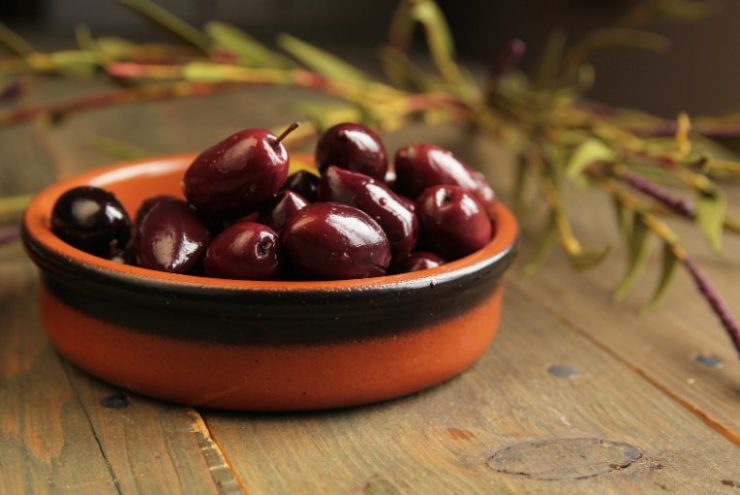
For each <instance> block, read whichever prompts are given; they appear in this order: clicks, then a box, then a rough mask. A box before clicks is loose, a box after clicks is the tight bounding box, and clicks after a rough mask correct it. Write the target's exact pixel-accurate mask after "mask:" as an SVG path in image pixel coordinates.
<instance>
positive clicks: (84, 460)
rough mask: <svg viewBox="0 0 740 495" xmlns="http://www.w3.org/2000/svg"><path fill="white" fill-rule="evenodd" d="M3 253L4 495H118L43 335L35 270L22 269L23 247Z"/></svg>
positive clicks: (0, 416) (0, 402)
mask: <svg viewBox="0 0 740 495" xmlns="http://www.w3.org/2000/svg"><path fill="white" fill-rule="evenodd" d="M11 250H12V251H13V255H12V256H10V255H9V253H8V252H9V251H11ZM1 253H2V254H1V255H2V262H1V263H0V280H3V284H2V285H1V287H2V294H1V295H0V329H2V330H1V331H0V493H8V494H11V493H90V494H93V493H95V494H103V493H117V492H118V487H117V485H116V481H115V478H114V477H113V476H112V474H111V473H110V471H109V468H108V466H107V464H106V460H105V456H104V455H103V453H102V452H101V449H100V445H99V444H98V439H97V438H96V436H95V433H94V432H93V430H92V428H91V426H90V421H89V419H88V417H87V414H86V413H85V410H84V408H83V407H82V406H81V405H80V403H79V401H78V399H77V397H76V396H75V393H74V390H73V389H72V386H71V384H70V382H69V379H68V377H67V375H66V373H65V370H64V366H63V364H62V363H61V362H60V359H59V357H58V355H57V354H56V353H55V352H54V350H53V349H52V348H51V346H50V344H49V342H48V341H47V340H46V338H45V337H44V336H43V334H42V333H41V331H40V327H39V325H40V322H39V316H38V310H37V306H36V300H35V297H34V296H33V293H34V291H35V285H36V284H35V281H34V280H35V273H34V270H33V268H32V267H31V266H30V263H28V262H21V263H20V268H19V266H18V264H19V259H20V256H21V253H20V250H19V248H17V247H16V248H4V249H2V252H1ZM11 263H14V264H15V266H12V265H11ZM11 281H12V284H11V283H10V282H11Z"/></svg>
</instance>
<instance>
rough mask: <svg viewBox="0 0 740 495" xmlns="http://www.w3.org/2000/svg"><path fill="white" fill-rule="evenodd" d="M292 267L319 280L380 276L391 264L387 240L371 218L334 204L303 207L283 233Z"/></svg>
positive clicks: (355, 209)
mask: <svg viewBox="0 0 740 495" xmlns="http://www.w3.org/2000/svg"><path fill="white" fill-rule="evenodd" d="M282 240H283V247H284V248H285V251H286V253H287V255H288V257H289V258H290V261H291V263H292V266H293V267H295V268H296V269H298V270H299V271H300V272H301V273H302V274H304V275H307V276H310V277H316V278H320V279H349V278H365V277H375V276H379V275H383V274H384V273H385V271H386V269H387V268H388V265H389V264H390V261H391V250H390V245H389V243H388V237H387V236H386V235H385V232H383V229H382V228H380V225H378V224H377V222H375V220H373V219H372V218H370V216H369V215H368V214H367V213H365V212H363V211H362V210H359V209H357V208H354V207H352V206H347V205H343V204H340V203H334V202H321V203H314V204H311V205H308V206H306V207H305V208H303V209H302V210H301V211H299V212H298V213H297V214H296V215H295V216H294V217H293V218H291V219H290V221H289V222H288V225H286V226H285V230H284V231H283V238H282Z"/></svg>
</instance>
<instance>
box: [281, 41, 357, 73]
mask: <svg viewBox="0 0 740 495" xmlns="http://www.w3.org/2000/svg"><path fill="white" fill-rule="evenodd" d="M277 41H278V44H279V45H280V46H281V47H282V49H283V50H285V51H286V52H288V53H290V54H291V55H292V56H294V57H295V58H297V59H298V60H300V61H301V62H302V63H303V64H305V65H306V66H308V67H309V68H311V69H313V70H315V71H316V72H318V73H319V74H322V75H324V76H326V77H330V78H333V79H339V80H342V81H347V82H356V83H364V82H366V81H367V80H368V78H367V76H366V75H365V73H364V72H362V71H361V70H360V69H358V68H356V67H354V66H352V65H350V64H348V63H347V62H345V61H343V60H341V59H339V58H337V57H335V56H334V55H332V54H331V53H329V52H326V51H324V50H322V49H321V48H317V47H315V46H314V45H311V44H309V43H306V42H305V41H302V40H299V39H298V38H294V37H293V36H290V35H289V34H281V35H279V36H278V40H277Z"/></svg>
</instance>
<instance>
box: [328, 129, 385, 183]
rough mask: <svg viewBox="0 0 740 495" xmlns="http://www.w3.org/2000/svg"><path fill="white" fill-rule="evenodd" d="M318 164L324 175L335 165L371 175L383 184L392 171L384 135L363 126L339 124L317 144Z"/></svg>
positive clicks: (329, 130)
mask: <svg viewBox="0 0 740 495" xmlns="http://www.w3.org/2000/svg"><path fill="white" fill-rule="evenodd" d="M316 165H317V166H318V168H319V171H320V172H321V173H322V174H323V173H324V170H326V168H328V167H329V166H331V165H335V166H337V167H340V168H345V169H347V170H352V171H353V172H359V173H361V174H365V175H369V176H370V177H373V178H375V179H378V180H379V181H382V180H383V179H384V178H385V173H386V172H387V171H388V155H387V153H386V151H385V146H384V145H383V141H382V140H381V139H380V136H378V134H377V133H376V132H375V131H373V130H372V129H370V128H368V127H365V126H364V125H360V124H351V123H344V124H337V125H335V126H334V127H331V128H330V129H328V130H327V131H326V132H325V133H324V134H323V135H322V136H321V138H320V139H319V142H318V144H317V145H316Z"/></svg>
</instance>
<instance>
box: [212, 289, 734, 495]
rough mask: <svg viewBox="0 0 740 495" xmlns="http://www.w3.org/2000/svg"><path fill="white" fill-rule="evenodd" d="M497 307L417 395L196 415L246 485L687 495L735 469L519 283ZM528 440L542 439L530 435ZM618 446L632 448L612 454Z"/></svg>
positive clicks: (725, 447)
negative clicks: (305, 409)
mask: <svg viewBox="0 0 740 495" xmlns="http://www.w3.org/2000/svg"><path fill="white" fill-rule="evenodd" d="M504 307H505V310H504V319H503V323H502V332H501V335H500V336H499V337H498V338H497V340H496V341H494V344H493V346H492V348H491V349H490V350H489V351H488V352H487V353H486V354H485V355H484V357H483V358H482V359H481V360H480V361H479V362H478V363H477V364H476V365H475V366H473V367H472V368H471V369H470V370H469V371H468V372H466V373H465V374H463V375H462V376H461V377H459V378H457V379H454V380H452V381H451V382H449V383H447V384H444V385H441V386H439V387H436V388H434V389H432V390H430V391H428V392H424V393H421V394H417V395H415V396H412V397H409V398H405V399H401V400H396V401H391V402H387V403H385V404H379V405H376V406H370V407H364V408H356V409H348V410H340V411H330V412H325V413H312V414H287V415H269V414H252V415H248V416H246V418H248V419H249V420H248V421H245V416H244V415H235V414H225V413H218V412H206V413H204V416H205V418H206V420H207V422H208V424H209V426H210V428H211V432H212V434H213V435H214V437H215V438H216V439H217V440H218V442H219V443H220V444H221V445H222V446H223V448H224V449H225V451H226V452H227V455H228V456H229V457H230V458H231V459H232V460H233V463H234V467H235V468H236V469H237V470H238V471H239V473H240V475H241V476H242V478H243V479H244V480H245V481H246V483H247V486H248V488H249V489H250V490H251V491H253V492H255V493H276V494H282V493H286V494H287V493H290V494H300V493H420V494H425V493H553V494H558V493H563V494H573V493H620V494H621V493H657V492H660V491H662V490H665V491H668V492H674V493H687V494H689V493H691V494H693V493H722V492H723V489H726V487H725V486H724V485H723V484H722V480H728V479H729V480H736V479H737V478H738V472H737V465H738V462H740V454H739V453H738V451H737V449H736V448H735V447H734V446H733V445H732V444H731V443H730V442H729V441H727V440H726V439H725V438H724V437H722V436H720V435H718V434H716V433H715V432H714V431H712V430H711V429H709V428H708V427H707V426H706V425H704V424H703V423H702V422H700V421H699V420H697V419H696V418H695V417H694V416H693V415H692V414H691V413H689V412H688V411H686V410H685V409H683V408H682V407H681V406H679V405H678V404H676V403H675V402H673V401H671V400H670V399H669V398H667V397H665V396H664V395H663V394H661V393H660V392H659V391H657V390H656V389H655V388H654V387H652V386H651V385H649V384H647V383H646V382H645V381H644V380H643V379H642V378H641V377H640V376H639V375H638V374H636V373H634V372H633V371H632V370H630V369H629V368H628V367H626V366H624V365H622V364H621V363H619V362H618V361H617V360H615V359H614V358H612V357H611V356H610V355H609V354H608V353H605V352H604V351H602V350H601V349H599V348H598V346H595V345H593V344H591V343H589V342H588V341H586V340H585V339H584V338H583V337H582V336H581V335H580V334H579V333H577V332H574V331H572V330H571V329H569V328H568V327H567V326H566V325H564V324H563V323H562V322H561V321H559V320H558V319H556V318H554V317H552V316H551V315H549V314H548V313H547V312H545V311H542V310H541V309H539V308H538V307H537V305H535V304H532V302H531V301H530V300H529V299H528V298H527V297H526V296H525V295H524V294H522V292H521V291H520V290H519V289H516V288H510V289H509V293H508V295H507V298H506V303H505V306H504ZM554 365H560V368H555V369H552V370H551V371H550V372H548V368H550V367H552V366H554ZM563 370H565V372H563ZM553 373H554V374H553ZM573 373H575V375H574V376H573ZM555 375H559V376H555ZM562 376H570V378H562ZM585 439H588V440H585ZM541 440H548V441H550V442H551V443H549V444H546V445H544V446H542V445H540V444H537V443H535V444H534V446H533V445H532V443H531V442H533V441H541ZM602 440H605V441H608V443H607V444H604V442H602ZM617 442H624V443H626V444H627V446H624V445H623V444H619V443H617ZM512 446H516V451H518V452H519V454H520V455H517V454H516V451H514V453H512V451H511V450H505V449H506V448H507V447H512ZM631 449H637V451H639V456H640V457H639V459H637V460H634V461H632V462H629V461H625V458H629V457H630V455H632V457H634V451H633V450H631ZM606 451H609V452H610V453H608V454H607V453H606ZM630 453H632V454H630ZM581 456H583V457H581ZM502 471H509V472H502ZM512 471H514V472H522V471H524V472H528V473H530V474H529V475H521V474H512ZM581 477H583V478H582V479H580V478H581Z"/></svg>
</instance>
